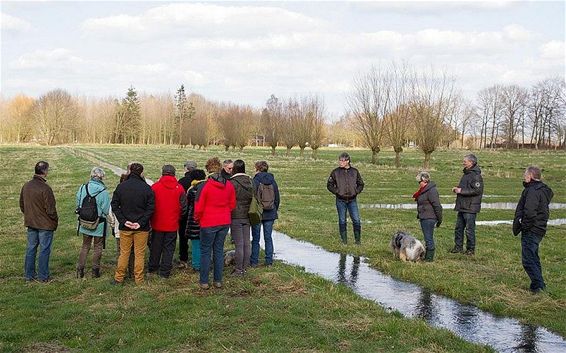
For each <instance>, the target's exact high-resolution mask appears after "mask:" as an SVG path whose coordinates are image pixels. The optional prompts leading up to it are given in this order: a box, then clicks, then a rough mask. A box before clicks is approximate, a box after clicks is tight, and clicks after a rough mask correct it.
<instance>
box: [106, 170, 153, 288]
mask: <svg viewBox="0 0 566 353" xmlns="http://www.w3.org/2000/svg"><path fill="white" fill-rule="evenodd" d="M142 173H143V166H142V165H141V164H139V163H132V164H131V165H130V175H129V176H128V179H127V180H125V181H123V182H122V183H120V184H118V186H117V187H116V190H115V191H114V195H113V196H112V203H111V205H112V212H114V215H115V216H116V219H117V220H118V223H119V229H120V257H119V258H118V265H117V267H116V273H115V275H114V281H113V282H112V283H113V284H121V283H122V282H123V281H124V277H125V275H126V268H127V267H128V259H129V257H130V251H131V249H132V246H133V247H134V277H135V280H136V284H141V283H143V279H144V275H143V269H144V257H145V248H146V246H147V238H148V236H149V228H150V227H149V220H150V218H151V215H152V214H153V210H154V208H155V197H154V195H153V191H152V190H151V188H150V187H149V185H147V183H146V182H145V180H144V179H143V177H142Z"/></svg>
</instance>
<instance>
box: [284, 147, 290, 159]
mask: <svg viewBox="0 0 566 353" xmlns="http://www.w3.org/2000/svg"><path fill="white" fill-rule="evenodd" d="M290 154H291V147H287V151H286V152H285V156H287V157H289V155H290Z"/></svg>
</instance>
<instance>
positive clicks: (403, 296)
mask: <svg viewBox="0 0 566 353" xmlns="http://www.w3.org/2000/svg"><path fill="white" fill-rule="evenodd" d="M273 238H274V240H273V241H274V242H275V250H276V253H275V257H276V258H277V259H279V260H282V261H284V262H285V263H288V264H291V265H296V266H302V267H304V268H305V271H307V272H309V273H314V274H317V275H319V276H322V277H324V278H325V279H328V280H330V281H333V282H335V283H342V284H344V285H346V286H348V287H350V288H351V289H352V290H353V291H354V292H356V293H357V294H359V295H360V296H362V297H364V298H366V299H370V300H373V301H375V302H377V303H378V304H380V305H382V306H383V307H385V308H387V309H388V310H395V311H398V312H400V313H401V314H403V315H404V316H406V317H410V318H421V319H423V320H425V321H426V322H427V323H429V324H430V325H432V326H434V327H440V328H444V329H448V330H450V331H452V332H454V333H455V334H456V335H458V336H460V337H462V338H463V339H465V340H466V341H469V342H472V343H480V344H485V345H488V346H490V347H492V348H494V349H495V350H497V351H498V352H504V353H511V352H517V353H558V352H566V341H565V340H564V339H563V338H562V337H561V336H559V335H556V334H554V333H552V332H550V331H548V330H547V329H545V328H543V327H538V326H532V325H526V324H522V323H520V322H519V321H518V320H516V319H512V318H504V317H496V316H494V315H492V314H490V313H487V312H484V311H482V310H480V309H478V308H477V307H474V306H472V305H465V304H461V303H458V302H457V301H455V300H453V299H449V298H446V297H443V296H440V295H436V294H434V293H431V292H430V291H428V290H426V289H423V288H421V287H419V286H417V285H415V284H412V283H407V282H403V281H400V280H396V279H394V278H392V277H391V276H387V275H384V274H383V273H381V272H379V271H377V270H375V269H373V268H371V267H369V265H368V264H367V263H366V262H365V258H363V257H357V256H351V255H345V254H338V253H332V252H329V251H326V250H324V249H323V248H321V247H319V246H316V245H314V244H311V243H308V242H304V241H299V240H295V239H293V238H290V237H289V236H287V235H285V234H283V233H280V232H273ZM262 246H263V244H262ZM417 266H418V265H417Z"/></svg>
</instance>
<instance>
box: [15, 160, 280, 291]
mask: <svg viewBox="0 0 566 353" xmlns="http://www.w3.org/2000/svg"><path fill="white" fill-rule="evenodd" d="M205 169H206V172H205V171H204V170H202V169H198V168H197V164H196V162H194V161H187V162H186V163H185V175H184V176H183V177H182V178H181V179H179V180H177V179H176V177H175V172H176V170H175V167H174V166H172V165H164V166H163V167H162V173H161V178H159V180H158V181H157V182H155V183H154V184H152V185H151V186H150V185H149V184H148V182H147V181H146V179H145V177H144V174H143V171H144V168H143V165H142V164H140V163H130V164H129V165H128V169H127V171H126V173H125V174H123V175H122V176H121V178H120V183H119V184H118V185H117V187H116V189H115V190H114V192H113V194H112V198H110V194H109V192H108V190H107V189H106V186H105V184H104V178H105V173H104V170H103V169H102V168H100V167H95V168H93V169H92V170H91V173H90V180H89V181H88V182H87V183H85V184H83V185H81V186H80V187H79V189H78V191H77V194H76V206H77V211H76V213H77V214H78V219H79V225H78V229H77V233H78V234H80V235H81V236H82V240H83V241H82V246H81V250H80V254H79V259H78V262H77V268H76V271H77V277H78V278H83V277H84V276H85V266H86V261H87V257H88V253H89V251H90V248H91V247H92V246H93V245H94V251H93V259H92V276H93V277H100V275H101V274H100V260H101V256H102V249H103V248H104V246H105V240H106V235H107V234H106V233H107V224H109V225H110V227H111V229H112V234H113V235H114V236H115V238H116V244H117V249H118V258H117V266H116V271H115V274H114V279H113V280H112V284H122V283H123V282H124V280H125V278H126V276H127V275H128V273H129V276H133V277H134V280H135V282H136V283H137V284H140V283H143V281H144V275H145V252H146V247H147V245H148V244H149V261H148V266H147V272H148V274H155V275H159V276H160V277H163V278H168V277H169V276H170V274H171V271H172V267H173V256H174V252H175V247H176V242H177V235H178V234H179V244H180V245H179V260H180V261H179V267H180V268H187V267H188V240H191V248H192V256H191V257H192V259H191V264H192V268H193V270H195V271H198V272H200V279H199V285H200V287H201V288H202V289H208V288H209V286H210V284H209V272H210V267H211V266H210V265H211V261H212V262H213V266H212V267H213V286H214V287H216V288H221V287H222V274H223V270H224V241H225V238H226V235H227V233H228V230H230V231H231V235H232V239H233V242H234V244H235V248H236V256H235V260H236V261H235V262H236V266H235V269H234V271H233V272H232V274H233V275H234V276H243V275H244V274H245V273H246V270H247V268H248V267H250V266H252V267H255V266H258V264H259V241H260V237H261V230H262V229H263V236H264V242H265V265H267V266H270V265H272V264H273V240H272V230H273V224H274V222H275V220H276V219H277V216H278V209H279V204H280V197H279V188H278V186H277V183H276V182H275V178H274V176H273V174H271V173H269V172H268V170H269V166H268V164H267V162H265V161H258V162H256V163H255V169H256V173H255V175H254V177H253V178H252V177H250V176H248V175H247V174H246V169H245V162H244V161H243V160H236V161H231V160H226V161H224V163H223V164H222V163H221V162H220V160H219V159H218V158H217V157H214V158H211V159H209V160H208V161H207V163H206V166H205ZM48 171H49V164H48V163H47V162H44V161H41V162H38V163H37V164H36V166H35V175H34V177H33V179H32V180H31V181H29V182H28V183H26V184H25V185H24V186H23V188H22V191H21V194H20V208H21V210H22V212H23V213H24V223H25V226H26V227H27V228H28V247H27V250H26V258H25V278H26V280H27V281H32V280H39V281H41V282H48V281H49V255H50V252H51V241H52V239H53V232H54V231H55V230H56V229H57V225H58V215H57V211H56V206H55V197H54V195H53V191H52V189H51V188H50V187H49V185H48V184H47V183H46V178H47V174H48ZM254 200H255V202H261V203H262V204H263V205H264V206H265V208H263V209H262V210H261V218H260V219H258V220H257V222H254V223H253V224H251V222H250V217H249V210H250V205H251V204H252V202H254ZM257 200H259V201H257ZM265 200H267V204H266V201H265ZM270 202H271V204H270ZM93 210H94V212H95V215H96V216H97V217H95V219H94V220H91V219H88V216H85V215H88V214H89V213H92V212H93ZM250 230H251V235H252V240H251V242H250ZM38 247H39V248H40V255H39V275H38V274H37V273H36V270H35V259H36V253H37V248H38Z"/></svg>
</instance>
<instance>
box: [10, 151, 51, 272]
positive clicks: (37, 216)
mask: <svg viewBox="0 0 566 353" xmlns="http://www.w3.org/2000/svg"><path fill="white" fill-rule="evenodd" d="M48 171H49V163H47V162H43V161H40V162H37V164H36V165H35V175H34V176H33V179H32V180H30V181H28V182H27V183H25V184H24V186H23V187H22V191H21V192H20V210H21V211H22V212H23V214H24V225H25V226H26V227H27V228H28V231H27V232H28V246H27V250H26V257H25V265H24V267H25V277H26V281H32V280H34V279H36V272H35V256H36V254H37V247H38V246H39V248H40V249H39V281H40V282H48V281H49V255H50V254H51V243H52V241H53V232H54V231H55V230H56V229H57V225H58V222H59V217H58V216H57V209H56V207H55V196H54V195H53V190H51V187H49V185H47V173H48Z"/></svg>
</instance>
